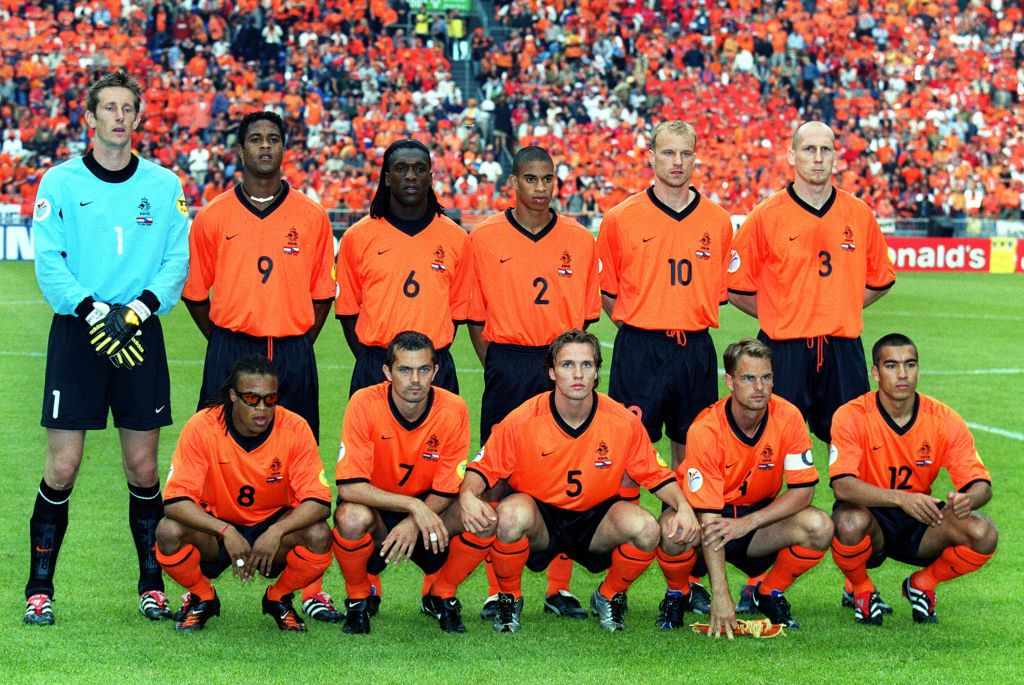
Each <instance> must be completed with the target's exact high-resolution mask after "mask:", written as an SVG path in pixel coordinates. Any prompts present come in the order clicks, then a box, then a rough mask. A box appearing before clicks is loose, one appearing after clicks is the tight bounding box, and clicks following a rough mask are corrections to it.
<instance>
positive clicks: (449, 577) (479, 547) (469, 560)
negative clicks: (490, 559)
mask: <svg viewBox="0 0 1024 685" xmlns="http://www.w3.org/2000/svg"><path fill="white" fill-rule="evenodd" d="M493 542H494V536H493V535H492V536H491V537H487V538H481V537H477V536H476V535H473V534H472V533H470V532H468V531H467V532H465V533H460V534H459V535H456V536H455V537H453V538H452V539H451V541H450V542H449V543H448V560H447V561H445V562H444V566H442V567H441V570H440V571H438V572H437V574H436V578H435V579H434V584H433V586H432V587H430V586H428V587H430V594H432V595H435V596H437V597H441V598H442V599H447V598H448V597H454V596H455V594H456V592H458V589H459V585H461V584H462V581H464V580H465V579H466V578H469V574H470V573H472V572H473V570H474V569H475V568H476V567H477V566H479V565H480V562H481V561H483V558H484V557H485V556H487V552H489V551H490V549H491V544H492V543H493ZM424 594H426V592H424Z"/></svg>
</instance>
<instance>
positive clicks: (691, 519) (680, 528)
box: [668, 506, 701, 546]
mask: <svg viewBox="0 0 1024 685" xmlns="http://www.w3.org/2000/svg"><path fill="white" fill-rule="evenodd" d="M669 527H670V528H671V529H672V531H671V532H670V534H669V536H668V537H669V540H671V541H672V542H674V543H676V544H679V545H686V546H693V545H695V544H696V543H697V541H698V540H699V539H700V533H701V529H700V524H699V523H698V522H697V516H696V515H695V514H694V513H693V509H691V508H690V507H689V506H686V507H682V508H680V510H679V511H677V512H676V513H675V515H674V516H673V517H672V521H671V522H670V523H669Z"/></svg>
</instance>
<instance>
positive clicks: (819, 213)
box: [786, 183, 837, 219]
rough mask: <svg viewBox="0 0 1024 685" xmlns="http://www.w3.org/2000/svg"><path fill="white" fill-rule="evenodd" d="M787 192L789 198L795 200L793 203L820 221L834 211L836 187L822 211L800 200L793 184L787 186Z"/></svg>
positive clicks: (833, 188) (833, 187)
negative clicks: (829, 211)
mask: <svg viewBox="0 0 1024 685" xmlns="http://www.w3.org/2000/svg"><path fill="white" fill-rule="evenodd" d="M786 192H787V193H789V196H790V197H791V198H793V202H795V203H797V205H798V206H799V207H800V208H801V209H803V210H804V211H805V212H810V213H811V214H813V215H814V216H816V217H818V218H819V219H820V218H822V217H823V216H825V215H826V214H828V210H830V209H832V205H833V204H835V201H836V194H837V193H836V187H835V186H832V194H831V195H829V196H828V200H827V201H826V202H825V204H823V205H822V206H821V209H815V208H814V207H812V206H810V205H809V204H807V203H806V202H804V201H803V200H801V199H800V196H799V195H797V194H796V191H795V190H793V184H792V183H790V184H789V185H787V186H786Z"/></svg>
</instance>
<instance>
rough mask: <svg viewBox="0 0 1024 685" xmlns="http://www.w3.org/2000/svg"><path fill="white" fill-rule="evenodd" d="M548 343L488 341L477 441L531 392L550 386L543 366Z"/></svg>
mask: <svg viewBox="0 0 1024 685" xmlns="http://www.w3.org/2000/svg"><path fill="white" fill-rule="evenodd" d="M547 354H548V348H547V345H544V346H541V347H527V346H524V345H506V344H504V343H491V344H490V345H488V346H487V363H486V364H484V397H483V400H482V401H481V403H480V444H481V445H483V444H484V443H486V442H487V438H489V437H490V436H491V430H492V429H493V428H494V426H495V425H497V424H498V423H499V422H500V421H501V420H502V419H504V418H505V417H506V416H508V415H509V413H511V411H512V410H513V409H515V408H516V407H518V406H519V405H520V404H522V403H523V402H525V401H526V400H528V399H530V398H531V397H533V396H534V395H538V394H540V393H542V392H545V391H547V390H550V389H551V386H552V383H551V378H550V377H549V376H548V370H547V369H545V368H544V358H545V357H546V356H547Z"/></svg>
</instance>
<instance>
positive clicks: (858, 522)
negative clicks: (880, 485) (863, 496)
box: [832, 505, 871, 545]
mask: <svg viewBox="0 0 1024 685" xmlns="http://www.w3.org/2000/svg"><path fill="white" fill-rule="evenodd" d="M832 523H833V525H834V528H835V536H836V538H837V539H838V540H839V542H840V543H842V544H844V545H855V544H857V543H858V542H860V541H861V540H863V539H864V536H865V535H867V532H868V528H870V526H871V514H870V513H869V512H868V510H867V509H863V508H861V507H853V506H848V505H844V506H842V507H839V508H837V509H836V510H835V511H834V512H832Z"/></svg>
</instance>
